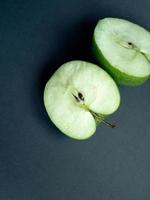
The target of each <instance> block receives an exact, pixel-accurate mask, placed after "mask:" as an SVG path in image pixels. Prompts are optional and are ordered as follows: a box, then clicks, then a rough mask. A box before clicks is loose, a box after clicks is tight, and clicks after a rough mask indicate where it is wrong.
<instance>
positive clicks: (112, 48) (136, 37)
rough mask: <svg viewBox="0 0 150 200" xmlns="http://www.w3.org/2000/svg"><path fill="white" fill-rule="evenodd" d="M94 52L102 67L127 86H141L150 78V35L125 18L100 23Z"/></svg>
mask: <svg viewBox="0 0 150 200" xmlns="http://www.w3.org/2000/svg"><path fill="white" fill-rule="evenodd" d="M93 50H94V54H95V56H96V58H97V60H98V61H99V62H100V64H101V65H102V66H103V67H104V68H105V69H106V70H107V71H108V72H109V73H110V74H111V75H112V77H113V78H114V79H115V80H116V81H118V82H119V83H121V84H124V85H132V86H135V85H140V84H142V83H143V82H145V80H146V79H148V78H149V75H150V33H149V32H148V31H147V30H145V29H144V28H142V27H140V26H138V25H136V24H134V23H132V22H129V21H127V20H123V19H117V18H105V19H102V20H99V22H98V24H97V26H96V28H95V31H94V37H93Z"/></svg>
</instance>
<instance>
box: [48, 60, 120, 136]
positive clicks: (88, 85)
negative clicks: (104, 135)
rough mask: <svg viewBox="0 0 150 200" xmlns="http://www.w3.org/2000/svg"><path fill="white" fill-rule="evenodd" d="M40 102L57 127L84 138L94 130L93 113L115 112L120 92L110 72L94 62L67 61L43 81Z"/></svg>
mask: <svg viewBox="0 0 150 200" xmlns="http://www.w3.org/2000/svg"><path fill="white" fill-rule="evenodd" d="M44 104H45V108H46V110H47V113H48V115H49V117H50V119H51V120H52V122H53V123H54V124H55V125H56V126H57V127H58V129H60V130H61V131H62V132H63V133H64V134H66V135H68V136H70V137H72V138H75V139H86V138H88V137H90V136H91V135H93V134H94V132H95V130H96V119H95V117H94V115H93V114H94V113H95V114H96V113H97V114H100V115H109V114H111V113H113V112H115V111H116V110H117V108H118V106H119V104H120V94H119V91H118V88H117V86H116V84H115V82H114V81H113V79H112V78H111V77H110V75H109V74H108V73H107V72H105V71H104V70H103V69H101V68H100V67H98V66H97V65H94V64H92V63H88V62H84V61H70V62H68V63H65V64H63V65H62V66H61V67H60V68H59V69H58V70H57V71H56V72H55V73H54V74H53V76H52V77H51V78H50V79H49V81H48V82H47V84H46V86H45V90H44ZM100 121H101V119H100V120H99V122H100Z"/></svg>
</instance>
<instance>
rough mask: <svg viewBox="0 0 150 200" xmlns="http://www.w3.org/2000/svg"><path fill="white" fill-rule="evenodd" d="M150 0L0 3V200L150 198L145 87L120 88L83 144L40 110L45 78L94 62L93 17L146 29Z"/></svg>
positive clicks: (149, 96)
mask: <svg viewBox="0 0 150 200" xmlns="http://www.w3.org/2000/svg"><path fill="white" fill-rule="evenodd" d="M149 8H150V1H149V0H134V1H131V0H126V1H121V0H111V1H106V0H87V1H83V0H75V1H72V0H66V1H60V0H54V1H52V0H36V1H35V0H28V1H25V0H22V1H19V0H5V1H2V0H1V1H0V200H68V199H70V200H149V199H150V125H149V121H150V81H148V82H146V84H144V85H142V86H140V87H136V88H127V87H121V88H120V90H121V96H122V103H121V107H120V109H119V110H118V112H116V113H115V114H114V115H112V116H111V117H110V118H109V121H112V122H116V123H117V125H118V126H117V128H115V129H113V130H111V129H109V128H107V127H105V126H104V125H102V126H100V127H99V128H98V129H97V132H96V134H95V135H94V136H93V137H91V138H90V139H89V140H86V141H75V140H72V139H69V138H67V137H65V136H64V135H63V134H61V133H60V132H59V131H58V130H57V129H56V128H55V127H54V125H53V124H52V123H51V122H50V121H49V119H48V117H47V114H46V112H45V109H44V107H43V101H42V93H43V88H44V85H45V83H46V81H47V80H48V78H49V77H50V76H51V74H52V73H53V72H54V71H55V70H56V69H57V68H58V67H59V66H60V65H61V64H62V63H64V62H66V61H68V60H72V59H84V60H88V61H93V58H92V56H91V54H90V45H91V37H92V32H93V28H94V26H95V24H96V22H97V20H98V19H99V18H104V17H107V16H112V17H120V18H126V19H129V20H131V21H133V22H136V23H138V24H140V25H142V26H144V27H145V28H147V29H150V23H149V20H150V12H149Z"/></svg>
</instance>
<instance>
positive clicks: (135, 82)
mask: <svg viewBox="0 0 150 200" xmlns="http://www.w3.org/2000/svg"><path fill="white" fill-rule="evenodd" d="M92 52H93V55H94V57H95V58H96V60H97V62H98V64H100V66H101V67H103V68H104V69H105V70H106V71H107V72H108V73H109V74H110V75H111V76H112V77H113V78H114V80H115V81H116V82H117V83H118V84H121V85H125V86H139V85H142V84H143V83H144V82H145V81H146V80H148V79H149V76H146V77H136V76H130V75H129V74H126V73H123V72H121V71H120V70H118V69H117V68H114V67H113V66H112V65H111V64H110V63H109V62H108V61H107V60H106V59H105V57H104V56H103V54H102V52H101V50H100V49H99V48H98V46H97V44H96V41H95V39H94V37H93V40H92Z"/></svg>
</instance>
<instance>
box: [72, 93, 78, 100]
mask: <svg viewBox="0 0 150 200" xmlns="http://www.w3.org/2000/svg"><path fill="white" fill-rule="evenodd" d="M72 95H73V96H74V98H75V100H77V101H78V102H79V101H80V100H79V99H78V97H76V96H75V95H74V94H72Z"/></svg>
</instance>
